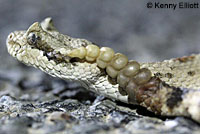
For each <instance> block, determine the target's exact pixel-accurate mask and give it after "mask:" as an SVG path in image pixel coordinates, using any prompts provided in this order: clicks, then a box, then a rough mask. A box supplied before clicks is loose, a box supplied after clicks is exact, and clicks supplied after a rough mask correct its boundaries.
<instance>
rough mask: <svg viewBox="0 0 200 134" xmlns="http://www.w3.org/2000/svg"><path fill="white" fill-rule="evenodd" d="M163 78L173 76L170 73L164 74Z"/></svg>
mask: <svg viewBox="0 0 200 134" xmlns="http://www.w3.org/2000/svg"><path fill="white" fill-rule="evenodd" d="M165 77H167V78H172V77H173V74H171V73H166V74H165Z"/></svg>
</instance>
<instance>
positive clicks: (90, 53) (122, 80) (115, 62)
mask: <svg viewBox="0 0 200 134" xmlns="http://www.w3.org/2000/svg"><path fill="white" fill-rule="evenodd" d="M68 56H70V57H76V58H80V59H85V60H86V61H88V62H96V63H97V65H98V67H99V68H101V69H105V70H106V72H107V74H108V76H109V77H111V78H112V79H116V81H117V83H118V84H119V87H120V88H122V89H123V90H124V91H125V92H126V93H127V94H128V95H132V94H134V91H133V90H134V89H136V88H137V87H138V86H139V85H142V84H145V83H146V82H148V81H149V80H150V78H151V76H152V74H151V72H150V70H148V69H147V68H140V64H139V63H138V62H136V61H128V58H127V57H126V56H125V55H123V54H121V53H115V52H114V50H113V49H111V48H109V47H102V48H99V47H98V46H96V45H93V44H90V45H88V46H86V47H79V48H76V49H73V50H72V51H70V52H69V53H68Z"/></svg>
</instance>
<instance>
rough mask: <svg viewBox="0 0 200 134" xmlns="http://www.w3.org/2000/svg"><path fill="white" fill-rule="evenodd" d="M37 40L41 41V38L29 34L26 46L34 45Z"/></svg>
mask: <svg viewBox="0 0 200 134" xmlns="http://www.w3.org/2000/svg"><path fill="white" fill-rule="evenodd" d="M39 40H41V38H40V37H39V36H37V35H36V34H35V33H30V34H29V35H28V37H27V41H28V44H30V45H36V44H37V43H38V41H39Z"/></svg>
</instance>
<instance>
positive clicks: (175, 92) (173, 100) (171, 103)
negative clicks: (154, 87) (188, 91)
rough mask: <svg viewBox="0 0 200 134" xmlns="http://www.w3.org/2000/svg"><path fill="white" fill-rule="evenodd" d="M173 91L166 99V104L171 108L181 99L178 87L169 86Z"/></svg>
mask: <svg viewBox="0 0 200 134" xmlns="http://www.w3.org/2000/svg"><path fill="white" fill-rule="evenodd" d="M171 88H172V89H173V91H172V92H171V93H170V94H169V98H168V99H167V106H168V107H169V108H173V107H174V106H176V105H177V104H178V103H179V102H181V101H182V95H183V91H182V90H181V89H180V88H176V87H171Z"/></svg>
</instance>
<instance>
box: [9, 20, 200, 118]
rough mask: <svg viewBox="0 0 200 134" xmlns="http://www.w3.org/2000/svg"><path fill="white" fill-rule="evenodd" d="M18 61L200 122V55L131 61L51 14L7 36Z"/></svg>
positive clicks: (111, 95) (160, 111)
mask: <svg viewBox="0 0 200 134" xmlns="http://www.w3.org/2000/svg"><path fill="white" fill-rule="evenodd" d="M7 49H8V52H9V53H10V54H11V55H12V56H13V57H15V58H16V59H17V60H19V61H21V62H23V63H25V64H27V65H29V66H34V67H36V68H39V69H41V70H42V71H44V72H46V73H48V74H50V75H52V76H54V77H59V78H61V79H65V80H73V81H78V82H80V83H81V84H82V86H83V87H85V88H86V89H88V90H91V91H93V92H95V93H98V94H102V95H104V96H106V97H108V98H112V99H115V100H119V101H122V102H125V103H130V104H135V105H141V106H143V107H146V108H147V109H148V110H150V111H152V112H154V113H156V114H159V115H165V116H187V117H190V118H192V119H194V120H195V121H197V122H200V54H193V55H191V56H185V57H181V58H176V59H170V60H165V61H162V62H154V63H138V62H137V61H131V60H129V61H128V58H127V57H126V56H125V55H123V54H120V53H114V51H113V49H111V48H108V47H102V48H99V47H98V46H97V45H96V44H95V43H92V42H90V41H88V40H85V39H79V38H72V37H70V36H67V35H63V34H60V33H59V32H58V31H57V29H56V28H55V27H54V25H53V23H52V19H51V18H46V19H45V20H44V21H42V22H41V23H39V22H36V23H34V24H32V25H31V26H30V27H29V28H28V30H27V31H15V32H12V33H10V34H9V35H8V38H7Z"/></svg>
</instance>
